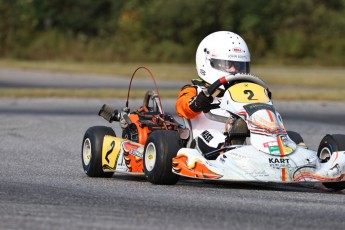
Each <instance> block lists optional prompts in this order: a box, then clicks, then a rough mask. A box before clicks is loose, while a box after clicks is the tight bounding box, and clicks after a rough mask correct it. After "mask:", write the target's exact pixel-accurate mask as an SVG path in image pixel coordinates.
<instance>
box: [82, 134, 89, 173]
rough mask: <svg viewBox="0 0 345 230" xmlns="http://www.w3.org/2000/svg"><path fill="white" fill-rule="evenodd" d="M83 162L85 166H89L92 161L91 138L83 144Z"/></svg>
mask: <svg viewBox="0 0 345 230" xmlns="http://www.w3.org/2000/svg"><path fill="white" fill-rule="evenodd" d="M83 161H84V165H85V166H87V165H89V164H90V161H91V141H90V139H89V138H86V139H85V141H84V144H83Z"/></svg>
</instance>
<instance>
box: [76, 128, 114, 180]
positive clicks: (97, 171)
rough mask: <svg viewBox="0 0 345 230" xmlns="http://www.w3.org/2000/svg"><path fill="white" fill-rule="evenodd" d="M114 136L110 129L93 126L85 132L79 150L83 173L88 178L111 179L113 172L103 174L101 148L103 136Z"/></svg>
mask: <svg viewBox="0 0 345 230" xmlns="http://www.w3.org/2000/svg"><path fill="white" fill-rule="evenodd" d="M106 135H109V136H114V137H115V136H116V135H115V132H114V130H113V129H112V128H110V127H106V126H93V127H90V128H88V129H87V130H86V132H85V135H84V138H83V145H82V149H81V158H82V163H83V168H84V171H85V173H86V174H87V175H88V176H90V177H112V176H113V174H114V173H113V172H103V169H102V147H103V138H104V136H106Z"/></svg>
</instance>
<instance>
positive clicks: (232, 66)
mask: <svg viewBox="0 0 345 230" xmlns="http://www.w3.org/2000/svg"><path fill="white" fill-rule="evenodd" d="M210 63H211V66H212V67H213V68H214V69H217V70H220V71H223V72H227V73H232V74H236V73H249V62H239V61H229V60H221V59H215V58H211V59H210Z"/></svg>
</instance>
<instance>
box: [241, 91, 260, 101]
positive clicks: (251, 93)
mask: <svg viewBox="0 0 345 230" xmlns="http://www.w3.org/2000/svg"><path fill="white" fill-rule="evenodd" d="M243 93H244V94H249V96H248V100H253V101H254V100H258V99H254V98H253V97H254V93H253V91H251V90H248V89H247V90H244V91H243Z"/></svg>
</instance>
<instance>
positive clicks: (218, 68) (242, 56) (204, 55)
mask: <svg viewBox="0 0 345 230" xmlns="http://www.w3.org/2000/svg"><path fill="white" fill-rule="evenodd" d="M249 63H250V53H249V49H248V47H247V44H246V42H245V41H244V40H243V39H242V38H241V36H239V35H238V34H235V33H233V32H229V31H219V32H214V33H212V34H210V35H208V36H207V37H205V38H204V39H203V40H202V41H201V43H200V44H199V47H198V49H197V51H196V70H197V72H198V75H199V77H200V78H201V79H202V80H204V81H205V82H207V83H208V84H212V83H213V82H215V81H216V80H218V79H219V78H221V77H223V76H226V75H228V74H236V73H249V70H250V69H249Z"/></svg>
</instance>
